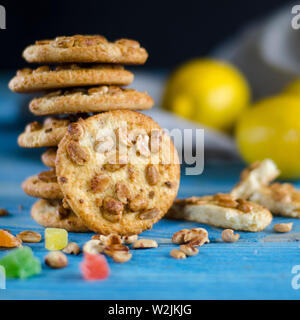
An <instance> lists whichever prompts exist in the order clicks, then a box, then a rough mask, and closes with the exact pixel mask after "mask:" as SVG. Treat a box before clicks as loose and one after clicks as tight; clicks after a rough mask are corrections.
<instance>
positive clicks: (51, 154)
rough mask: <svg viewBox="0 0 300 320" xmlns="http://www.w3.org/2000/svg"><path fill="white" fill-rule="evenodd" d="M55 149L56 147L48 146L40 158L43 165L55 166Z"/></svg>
mask: <svg viewBox="0 0 300 320" xmlns="http://www.w3.org/2000/svg"><path fill="white" fill-rule="evenodd" d="M56 151H57V148H49V149H47V150H46V151H45V152H44V153H43V154H42V156H41V159H42V162H43V164H44V165H45V166H47V167H49V168H55V159H56Z"/></svg>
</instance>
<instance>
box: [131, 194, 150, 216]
mask: <svg viewBox="0 0 300 320" xmlns="http://www.w3.org/2000/svg"><path fill="white" fill-rule="evenodd" d="M147 205H148V201H147V199H145V198H144V197H143V196H142V195H141V194H139V195H137V196H136V197H135V198H133V199H132V200H131V201H130V202H129V209H130V210H132V211H133V212H137V211H141V210H144V209H146V207H147Z"/></svg>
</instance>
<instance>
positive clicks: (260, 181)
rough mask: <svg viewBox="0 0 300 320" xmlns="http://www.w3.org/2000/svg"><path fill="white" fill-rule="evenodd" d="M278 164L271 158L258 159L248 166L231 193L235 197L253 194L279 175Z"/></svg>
mask: <svg viewBox="0 0 300 320" xmlns="http://www.w3.org/2000/svg"><path fill="white" fill-rule="evenodd" d="M279 174H280V172H279V170H278V168H277V166H276V164H275V163H274V162H273V161H272V160H270V159H265V160H263V161H257V162H255V163H253V164H252V165H250V166H249V167H248V168H246V169H245V170H244V171H243V172H242V173H241V177H240V181H239V183H238V184H237V185H236V186H235V187H234V188H233V189H232V191H231V195H232V196H233V197H235V198H243V199H248V198H249V197H250V196H251V194H253V193H254V192H255V191H256V190H258V189H260V188H261V187H263V186H267V185H268V184H269V183H270V182H271V181H273V180H274V179H276V178H277V177H278V176H279Z"/></svg>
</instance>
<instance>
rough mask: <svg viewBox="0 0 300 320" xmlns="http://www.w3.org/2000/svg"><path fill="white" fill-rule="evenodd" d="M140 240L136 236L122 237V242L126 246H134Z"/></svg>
mask: <svg viewBox="0 0 300 320" xmlns="http://www.w3.org/2000/svg"><path fill="white" fill-rule="evenodd" d="M137 239H138V236H137V235H136V234H135V235H133V236H124V237H122V240H123V241H124V243H125V244H132V243H134V242H135V241H136V240H137Z"/></svg>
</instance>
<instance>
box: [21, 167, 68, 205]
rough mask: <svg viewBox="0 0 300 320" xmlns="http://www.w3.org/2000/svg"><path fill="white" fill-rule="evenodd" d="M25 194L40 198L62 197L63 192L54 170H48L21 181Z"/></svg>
mask: <svg viewBox="0 0 300 320" xmlns="http://www.w3.org/2000/svg"><path fill="white" fill-rule="evenodd" d="M22 188H23V190H24V192H25V193H26V194H28V195H29V196H31V197H35V198H42V199H62V198H63V194H62V191H61V189H60V186H59V184H58V183H57V178H56V173H55V170H49V171H44V172H41V173H39V174H38V175H35V176H31V177H29V178H27V179H26V180H25V181H24V182H23V183H22Z"/></svg>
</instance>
